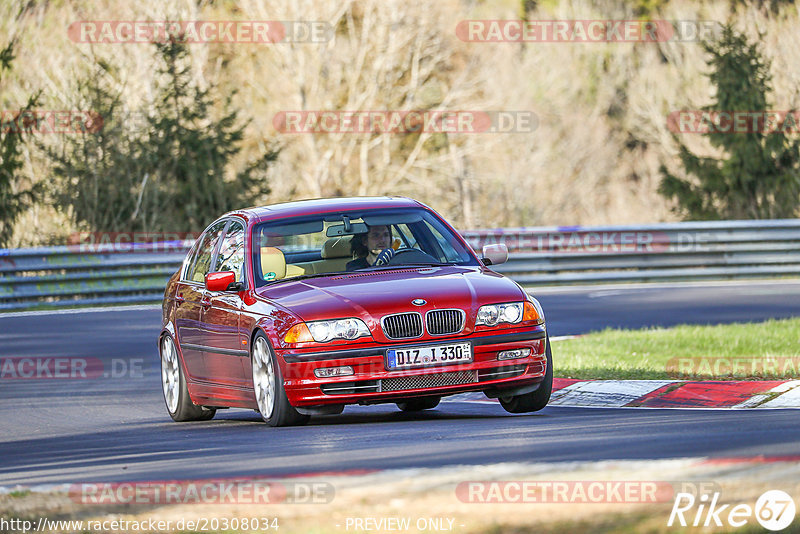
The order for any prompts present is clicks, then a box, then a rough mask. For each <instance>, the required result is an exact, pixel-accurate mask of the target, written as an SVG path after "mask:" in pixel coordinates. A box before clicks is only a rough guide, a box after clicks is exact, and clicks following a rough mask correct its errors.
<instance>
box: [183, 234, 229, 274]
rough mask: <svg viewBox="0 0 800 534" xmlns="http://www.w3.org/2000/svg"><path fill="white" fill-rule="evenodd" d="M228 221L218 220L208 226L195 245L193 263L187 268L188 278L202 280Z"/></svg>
mask: <svg viewBox="0 0 800 534" xmlns="http://www.w3.org/2000/svg"><path fill="white" fill-rule="evenodd" d="M227 222H228V221H220V222H218V223H217V224H215V225H214V226H212V227H211V228H209V229H208V230H207V231H206V233H205V234H203V237H202V238H201V240H200V244H199V245H198V247H197V256H196V257H195V259H194V265H192V267H191V268H190V269H189V276H188V277H187V278H188V279H189V280H191V281H193V282H200V283H202V282H204V281H205V276H206V273H208V271H209V268H210V267H211V256H213V255H214V249H215V248H216V246H217V243H218V242H219V238H220V237H222V230H224V229H225V225H226V224H227Z"/></svg>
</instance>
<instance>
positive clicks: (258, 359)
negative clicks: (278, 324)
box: [253, 337, 275, 419]
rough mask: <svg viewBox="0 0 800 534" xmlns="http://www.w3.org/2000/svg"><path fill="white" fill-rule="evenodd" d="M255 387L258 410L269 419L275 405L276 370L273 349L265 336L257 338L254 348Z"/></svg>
mask: <svg viewBox="0 0 800 534" xmlns="http://www.w3.org/2000/svg"><path fill="white" fill-rule="evenodd" d="M253 389H254V390H255V392H256V403H257V404H258V411H260V412H261V415H262V416H263V417H264V419H269V418H270V417H272V410H273V409H274V407H275V372H274V371H273V368H272V351H270V350H269V347H268V346H267V341H266V340H265V339H264V338H263V337H259V338H258V339H256V344H255V347H254V348H253Z"/></svg>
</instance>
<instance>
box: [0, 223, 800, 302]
mask: <svg viewBox="0 0 800 534" xmlns="http://www.w3.org/2000/svg"><path fill="white" fill-rule="evenodd" d="M463 235H464V237H465V238H466V239H467V241H468V242H469V243H470V245H472V247H473V248H474V249H475V250H476V251H480V250H481V247H482V246H483V245H485V244H489V243H505V244H506V245H507V246H508V248H509V252H510V255H509V261H508V262H507V263H505V264H503V265H498V266H497V267H496V270H497V271H498V272H501V273H503V274H506V275H508V276H510V277H511V278H513V279H515V280H516V281H517V282H519V283H520V284H522V285H523V286H526V287H535V286H539V285H562V284H564V285H566V284H591V283H601V282H654V281H670V280H707V279H732V278H759V277H776V276H800V220H794V219H784V220H768V221H714V222H686V223H667V224H652V225H644V226H602V227H601V226H594V227H579V226H573V227H535V228H532V227H529V228H501V229H496V230H474V231H465V232H463ZM189 245H190V243H189V242H183V243H178V244H173V245H172V246H170V247H169V248H167V251H166V252H165V251H164V250H163V249H164V248H165V247H163V244H158V243H157V244H143V245H129V246H128V247H127V248H125V250H123V251H113V250H110V248H112V247H106V249H105V250H104V249H102V248H100V249H99V250H96V249H91V248H89V249H88V250H87V249H86V248H84V247H80V246H64V247H47V248H32V249H9V250H0V310H18V309H30V308H39V307H71V306H82V305H90V304H91V305H101V304H122V303H153V302H160V301H161V299H162V297H163V292H164V286H165V284H166V281H167V279H168V278H169V276H170V275H171V274H172V273H174V272H175V271H176V270H177V269H178V268H179V266H180V263H181V261H182V260H183V256H184V255H185V253H186V251H187V250H188V247H189Z"/></svg>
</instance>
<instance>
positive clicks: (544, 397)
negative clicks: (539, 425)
mask: <svg viewBox="0 0 800 534" xmlns="http://www.w3.org/2000/svg"><path fill="white" fill-rule="evenodd" d="M546 343H547V346H546V349H545V354H546V355H547V369H546V370H545V372H544V380H542V382H541V384H539V387H538V388H537V389H536V391H531V392H530V393H524V394H522V395H514V396H512V397H500V404H501V405H502V406H503V408H505V410H506V411H507V412H510V413H529V412H538V411H539V410H541V409H542V408H544V407H545V406H547V403H548V402H549V401H550V393H551V392H552V391H553V356H552V355H551V353H550V337H549V336H548V337H547V341H546Z"/></svg>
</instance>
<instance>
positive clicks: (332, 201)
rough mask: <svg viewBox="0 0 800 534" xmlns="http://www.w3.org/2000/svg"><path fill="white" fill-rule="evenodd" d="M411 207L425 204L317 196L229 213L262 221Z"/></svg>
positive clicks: (393, 198)
mask: <svg viewBox="0 0 800 534" xmlns="http://www.w3.org/2000/svg"><path fill="white" fill-rule="evenodd" d="M410 207H424V206H423V204H422V203H420V202H418V201H416V200H413V199H411V198H407V197H342V198H317V199H311V200H297V201H294V202H283V203H281V204H272V205H269V206H256V207H252V208H245V209H241V210H236V211H234V212H231V213H230V214H229V215H241V216H243V217H245V218H246V219H248V220H252V221H254V222H261V221H266V220H271V219H280V218H284V217H296V216H300V215H313V214H315V213H327V212H332V211H348V210H355V209H380V208H410Z"/></svg>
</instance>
